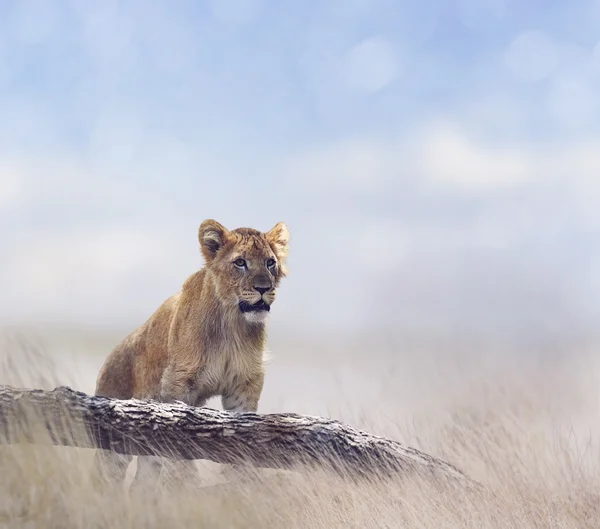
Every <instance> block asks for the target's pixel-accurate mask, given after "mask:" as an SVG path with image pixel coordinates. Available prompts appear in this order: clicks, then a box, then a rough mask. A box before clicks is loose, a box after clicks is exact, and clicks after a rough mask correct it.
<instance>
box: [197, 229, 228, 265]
mask: <svg viewBox="0 0 600 529" xmlns="http://www.w3.org/2000/svg"><path fill="white" fill-rule="evenodd" d="M228 234H229V231H228V230H227V228H225V226H223V225H222V224H219V223H218V222H217V221H216V220H212V219H208V220H205V221H204V222H203V223H202V224H200V228H199V229H198V241H199V242H200V249H201V250H202V255H204V259H206V262H207V263H210V262H211V261H212V260H213V259H214V258H215V255H217V252H218V251H219V249H220V248H221V247H222V246H223V245H224V244H225V243H226V242H227V236H228Z"/></svg>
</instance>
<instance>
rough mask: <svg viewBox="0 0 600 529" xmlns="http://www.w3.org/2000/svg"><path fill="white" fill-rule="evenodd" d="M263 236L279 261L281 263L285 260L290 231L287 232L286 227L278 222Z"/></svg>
mask: <svg viewBox="0 0 600 529" xmlns="http://www.w3.org/2000/svg"><path fill="white" fill-rule="evenodd" d="M265 235H266V237H267V240H268V241H269V243H270V244H271V245H272V246H273V250H274V252H275V253H276V254H277V256H278V257H279V259H281V260H282V261H283V260H285V258H286V257H287V255H288V246H289V242H290V230H288V227H287V226H286V225H285V224H284V223H283V222H278V223H277V224H275V226H273V227H272V228H271V230H270V231H268V232H267V233H265Z"/></svg>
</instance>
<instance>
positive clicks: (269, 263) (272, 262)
mask: <svg viewBox="0 0 600 529" xmlns="http://www.w3.org/2000/svg"><path fill="white" fill-rule="evenodd" d="M274 266H275V259H267V268H273V267H274Z"/></svg>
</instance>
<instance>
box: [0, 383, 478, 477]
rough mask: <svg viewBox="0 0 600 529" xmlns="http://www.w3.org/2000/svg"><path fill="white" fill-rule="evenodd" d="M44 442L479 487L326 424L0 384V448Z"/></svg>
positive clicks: (395, 447)
mask: <svg viewBox="0 0 600 529" xmlns="http://www.w3.org/2000/svg"><path fill="white" fill-rule="evenodd" d="M40 431H43V432H44V435H42V436H40V435H39V432H40ZM36 432H37V433H36ZM44 437H45V439H47V440H49V442H50V443H52V444H54V445H62V446H77V447H82V448H100V449H104V450H112V451H114V452H117V453H121V454H129V455H134V456H145V455H154V456H163V457H169V458H174V459H207V460H210V461H213V462H216V463H223V464H252V465H254V466H257V467H263V468H278V469H297V467H298V465H303V464H304V465H306V464H308V465H319V466H321V467H328V468H329V469H331V470H333V471H335V472H338V473H342V474H344V475H346V476H351V477H357V476H358V477H360V476H367V477H368V476H374V475H376V476H379V477H382V476H408V475H414V474H416V475H419V476H425V477H427V478H428V479H430V478H436V479H442V480H444V481H445V482H447V481H448V480H450V481H452V482H457V481H458V482H460V483H462V484H469V483H471V484H475V483H474V482H472V481H471V480H470V479H469V478H467V477H466V476H465V475H464V474H463V473H462V472H461V471H460V470H458V469H457V468H456V467H454V466H453V465H451V464H449V463H446V462H445V461H442V460H440V459H437V458H434V457H432V456H430V455H427V454H425V453H423V452H420V451H418V450H416V449H414V448H407V447H405V446H403V445H401V444H400V443H398V442H395V441H392V440H388V439H384V438H382V437H377V436H374V435H371V434H368V433H366V432H363V431H360V430H357V429H355V428H352V427H350V426H347V425H344V424H342V423H340V422H338V421H335V420H331V419H326V418H322V417H312V416H305V415H298V414H295V413H274V414H265V415H261V414H255V413H240V414H234V413H229V412H225V411H218V410H214V409H210V408H195V407H192V406H187V405H185V404H183V403H174V404H166V403H161V402H157V401H152V400H150V401H142V400H137V399H130V400H119V399H110V398H105V397H97V396H91V395H88V394H86V393H82V392H79V391H74V390H72V389H71V388H69V387H58V388H56V389H54V390H52V391H44V390H36V389H34V390H30V389H18V388H13V387H10V386H2V385H0V443H1V444H16V443H22V442H28V443H42V442H45V441H44ZM46 442H47V441H46Z"/></svg>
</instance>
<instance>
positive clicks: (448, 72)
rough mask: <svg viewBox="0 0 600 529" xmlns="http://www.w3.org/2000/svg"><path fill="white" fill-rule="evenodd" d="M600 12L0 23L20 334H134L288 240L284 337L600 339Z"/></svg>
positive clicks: (8, 316)
mask: <svg viewBox="0 0 600 529" xmlns="http://www.w3.org/2000/svg"><path fill="white" fill-rule="evenodd" d="M599 27H600V2H598V0H593V1H591V0H576V1H572V2H558V1H549V0H547V1H543V2H542V1H541V0H535V1H530V2H517V1H516V0H477V1H476V0H446V1H441V0H433V1H423V2H417V1H407V0H397V1H392V0H371V1H367V0H346V1H342V0H332V1H326V0H323V1H319V2H317V1H315V0H311V1H306V2H298V1H297V2H291V1H278V2H277V1H274V0H272V1H267V0H245V1H243V0H212V1H208V0H206V1H184V0H181V1H177V2H166V1H150V0H148V1H144V2H142V1H117V0H105V1H103V2H91V1H84V0H72V1H68V0H62V1H59V0H36V1H33V0H20V1H7V2H3V3H2V4H1V5H0V116H2V119H1V120H0V224H1V226H2V227H0V233H2V238H3V241H4V242H3V244H2V250H0V251H1V252H2V254H3V255H2V263H3V273H2V277H1V278H0V282H1V283H2V285H1V286H2V290H3V291H4V292H6V295H4V296H3V298H4V300H5V301H4V303H3V304H2V306H0V318H2V320H4V321H7V322H11V323H15V322H18V323H22V322H29V321H52V322H73V323H76V324H82V325H88V324H91V323H92V322H94V321H96V322H101V323H102V324H104V325H116V324H120V325H133V324H136V323H139V322H140V321H142V320H143V319H144V318H146V317H147V316H148V315H149V314H150V313H151V312H152V311H153V310H154V309H155V307H156V306H157V305H158V303H160V302H161V301H162V300H163V299H164V298H165V297H167V296H168V295H170V294H171V293H173V292H175V291H176V290H177V289H178V288H179V286H180V284H181V282H182V281H183V279H184V278H185V277H186V276H187V274H189V273H191V272H192V271H193V270H195V269H196V268H197V267H198V266H200V264H201V260H200V254H199V251H198V248H197V242H196V238H195V237H196V230H197V226H198V224H199V223H200V222H201V221H202V220H203V219H204V218H208V217H214V218H216V219H217V220H219V221H220V222H222V223H224V224H225V225H226V226H229V227H232V228H233V227H236V226H241V225H250V226H254V227H257V228H259V229H263V230H266V229H268V228H270V227H271V226H272V225H274V224H275V223H276V222H278V221H280V220H283V221H285V222H287V223H288V225H289V227H290V230H291V232H292V236H293V243H292V244H293V247H292V254H291V267H292V275H291V276H290V277H289V278H288V280H287V281H286V285H285V286H283V287H282V292H281V293H280V297H279V300H278V302H277V303H278V305H279V308H278V310H277V311H274V313H273V319H274V320H277V322H278V323H277V324H278V325H287V326H289V327H294V326H297V325H301V326H303V325H306V324H310V325H320V326H322V327H324V328H330V329H331V328H339V329H356V328H359V327H364V328H373V326H374V325H375V323H376V322H379V323H381V324H382V325H390V326H392V327H394V328H398V326H399V325H406V326H408V327H419V328H430V329H436V328H448V327H449V328H453V329H461V328H471V327H473V328H487V327H490V328H500V329H509V328H510V329H513V328H517V329H521V328H532V329H539V330H540V331H543V332H546V331H547V330H548V329H562V328H564V329H570V328H573V326H574V325H579V326H581V327H584V328H585V327H590V328H593V324H594V321H595V318H596V316H597V315H598V313H599V312H598V309H600V303H599V301H598V294H600V276H599V275H598V274H599V273H598V271H597V270H600V253H599V251H598V250H597V249H596V246H597V244H596V241H597V235H598V228H599V227H600V213H598V203H599V200H600V136H599V133H600V130H599V129H600V125H599V124H600V120H599V117H600V32H599V31H598V28H599Z"/></svg>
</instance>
